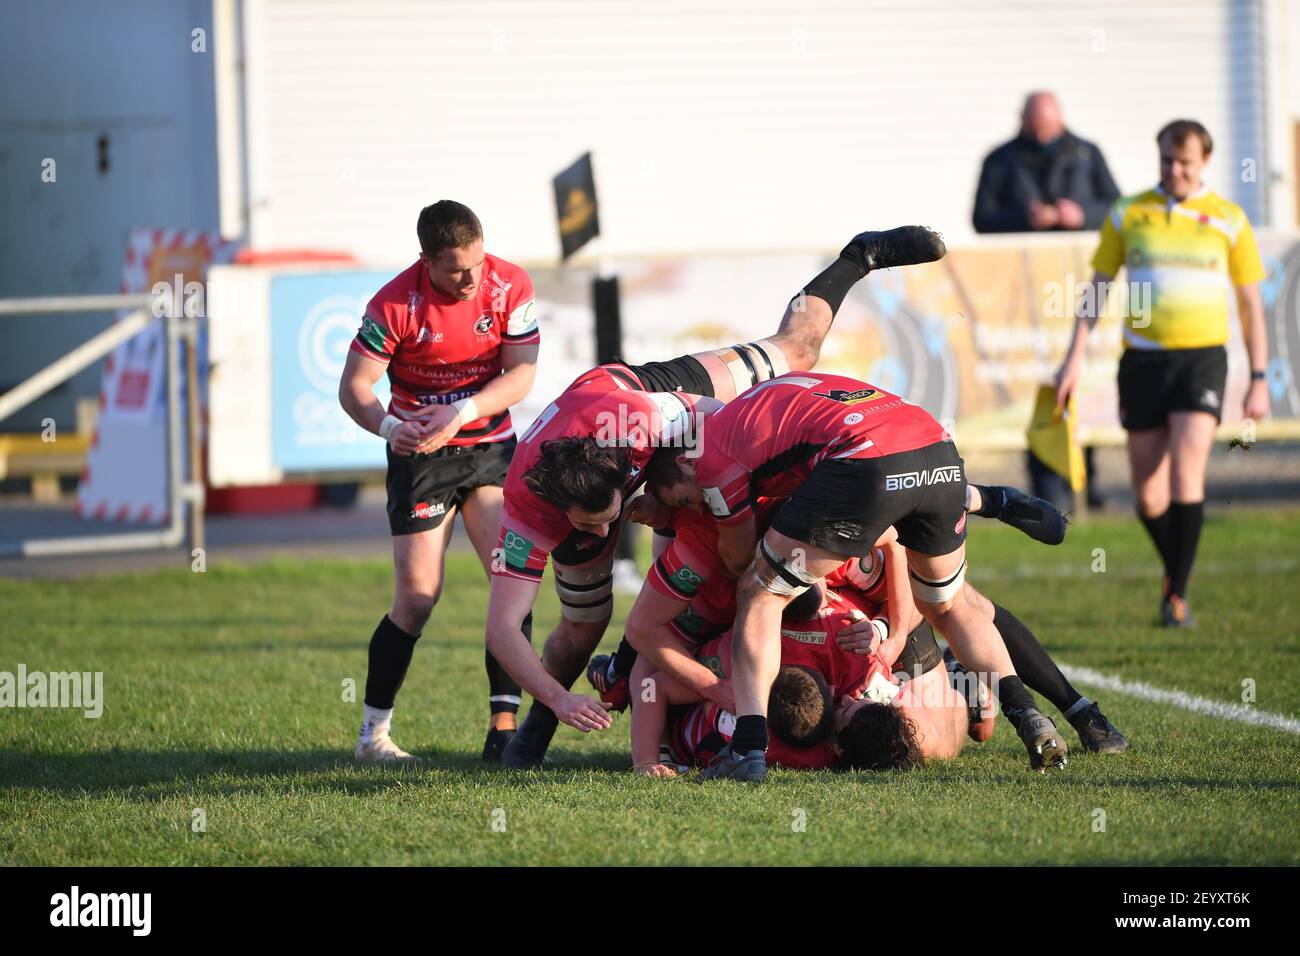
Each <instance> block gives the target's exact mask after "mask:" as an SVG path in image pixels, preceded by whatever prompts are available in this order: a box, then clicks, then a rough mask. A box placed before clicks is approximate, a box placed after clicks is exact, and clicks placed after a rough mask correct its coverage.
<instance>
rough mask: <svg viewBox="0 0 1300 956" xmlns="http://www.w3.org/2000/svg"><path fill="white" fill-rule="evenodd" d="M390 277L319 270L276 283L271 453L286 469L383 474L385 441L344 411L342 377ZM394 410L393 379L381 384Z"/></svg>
mask: <svg viewBox="0 0 1300 956" xmlns="http://www.w3.org/2000/svg"><path fill="white" fill-rule="evenodd" d="M391 278H392V275H391V274H390V273H386V272H314V273H304V274H302V275H280V276H276V277H275V278H273V279H272V280H271V399H272V405H273V408H274V411H273V412H272V419H271V455H272V459H273V461H274V463H275V466H276V467H277V468H279V469H281V470H282V471H286V472H293V471H328V470H332V469H382V468H384V467H385V461H384V443H383V442H382V441H380V440H379V439H378V438H377V437H375V436H374V435H371V434H370V433H369V432H367V431H365V430H364V429H363V428H361V427H360V426H359V425H357V424H356V422H354V421H352V419H350V418H349V417H348V415H347V413H346V412H345V411H343V409H342V407H341V406H340V405H339V399H338V390H339V377H340V376H341V375H342V374H343V363H344V361H345V360H346V359H347V355H348V348H349V346H350V345H351V343H352V339H353V337H354V336H355V335H356V334H357V329H358V327H359V326H360V325H361V314H362V312H363V311H364V309H365V307H366V303H367V302H368V301H370V298H371V297H372V296H373V295H374V294H375V293H376V292H378V291H379V289H380V288H381V287H382V286H383V285H384V283H386V282H387V281H388V280H389V279H391ZM375 395H376V397H378V398H379V400H380V401H381V402H383V403H384V405H385V406H387V404H388V397H389V387H388V378H387V376H385V377H384V378H381V379H380V380H379V382H377V383H376V385H375Z"/></svg>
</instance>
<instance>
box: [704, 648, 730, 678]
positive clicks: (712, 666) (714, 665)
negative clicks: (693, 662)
mask: <svg viewBox="0 0 1300 956" xmlns="http://www.w3.org/2000/svg"><path fill="white" fill-rule="evenodd" d="M700 663H701V664H703V665H704V666H705V667H707V668H708V669H709V670H711V671H713V673H714V674H715V675H717V676H718V677H719V678H720V679H722V680H726V679H727V675H726V674H724V673H723V672H722V658H721V657H719V656H718V655H716V654H715V655H712V656H710V657H701V658H700Z"/></svg>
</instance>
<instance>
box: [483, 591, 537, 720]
mask: <svg viewBox="0 0 1300 956" xmlns="http://www.w3.org/2000/svg"><path fill="white" fill-rule="evenodd" d="M520 629H521V630H522V631H523V632H524V637H526V638H527V639H528V643H529V644H531V643H532V642H533V613H532V611H529V612H528V616H527V617H525V618H524V623H523V625H522V627H521V628H520ZM483 655H484V663H485V664H486V666H487V676H488V710H490V711H491V712H492V713H494V714H517V713H519V696H520V695H521V694H522V693H523V689H522V688H521V687H520V686H519V684H518V683H517V682H516V681H515V679H514V678H513V677H511V676H510V673H509V672H508V671H507V670H506V669H505V668H504V667H502V666H501V662H500V661H498V660H497V659H496V658H495V657H493V656H492V652H491V651H484V652H483ZM508 698H513V699H508Z"/></svg>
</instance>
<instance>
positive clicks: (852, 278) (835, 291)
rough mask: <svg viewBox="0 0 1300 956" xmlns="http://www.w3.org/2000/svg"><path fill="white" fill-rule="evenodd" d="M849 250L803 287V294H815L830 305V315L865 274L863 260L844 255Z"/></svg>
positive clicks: (865, 269) (838, 308) (838, 307)
mask: <svg viewBox="0 0 1300 956" xmlns="http://www.w3.org/2000/svg"><path fill="white" fill-rule="evenodd" d="M848 252H849V250H847V249H846V250H845V251H844V252H842V253H840V257H839V258H838V259H836V260H835V261H834V262H832V263H831V264H830V265H829V266H827V267H826V268H825V269H823V270H822V271H821V272H819V273H818V274H817V277H816V278H815V279H813V280H812V281H811V282H809V283H808V284H807V285H806V286H804V287H803V295H815V296H816V297H817V298H819V299H823V300H825V302H826V304H827V305H829V306H830V307H831V315H834V314H835V313H836V312H838V311H839V310H840V306H841V305H842V304H843V302H844V297H845V296H846V295H848V294H849V290H850V289H852V288H853V287H854V286H855V285H857V284H858V282H859V281H860V280H861V279H862V278H863V277H864V276H865V275H866V274H867V267H866V263H865V262H854V261H853V260H852V259H850V258H848V257H847V256H846V253H848Z"/></svg>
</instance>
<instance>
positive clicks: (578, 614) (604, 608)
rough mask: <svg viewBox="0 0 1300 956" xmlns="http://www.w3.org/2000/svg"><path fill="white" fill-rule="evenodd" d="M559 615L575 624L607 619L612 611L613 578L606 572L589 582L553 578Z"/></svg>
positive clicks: (557, 576)
mask: <svg viewBox="0 0 1300 956" xmlns="http://www.w3.org/2000/svg"><path fill="white" fill-rule="evenodd" d="M555 593H556V594H557V595H559V598H560V613H561V614H562V615H564V618H565V620H568V621H573V622H575V623H577V624H584V623H594V622H596V621H603V620H605V619H607V618H608V617H609V616H610V615H611V614H612V613H613V611H614V576H613V575H612V574H610V573H609V572H608V571H606V572H603V573H601V574H600V575H598V576H596V577H594V578H593V580H590V581H562V580H560V577H559V575H558V574H557V575H556V577H555Z"/></svg>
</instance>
